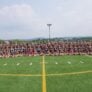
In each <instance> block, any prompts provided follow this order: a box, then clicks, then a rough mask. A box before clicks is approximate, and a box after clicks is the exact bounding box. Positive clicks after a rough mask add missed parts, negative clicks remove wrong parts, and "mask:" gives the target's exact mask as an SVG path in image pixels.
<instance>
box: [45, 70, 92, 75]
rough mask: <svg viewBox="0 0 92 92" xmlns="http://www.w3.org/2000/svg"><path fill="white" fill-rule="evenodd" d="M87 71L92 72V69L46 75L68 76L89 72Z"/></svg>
mask: <svg viewBox="0 0 92 92" xmlns="http://www.w3.org/2000/svg"><path fill="white" fill-rule="evenodd" d="M87 73H92V70H89V71H81V72H71V73H60V74H47V75H46V76H67V75H79V74H87Z"/></svg>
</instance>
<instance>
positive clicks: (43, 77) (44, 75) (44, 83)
mask: <svg viewBox="0 0 92 92" xmlns="http://www.w3.org/2000/svg"><path fill="white" fill-rule="evenodd" d="M42 58H43V61H42V62H43V63H42V92H46V72H45V56H43V57H42Z"/></svg>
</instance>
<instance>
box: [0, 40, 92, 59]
mask: <svg viewBox="0 0 92 92" xmlns="http://www.w3.org/2000/svg"><path fill="white" fill-rule="evenodd" d="M43 54H45V55H76V54H77V55H83V54H88V55H92V41H78V42H68V41H67V42H66V41H65V42H64V41H61V42H47V43H27V44H0V57H17V56H35V55H43Z"/></svg>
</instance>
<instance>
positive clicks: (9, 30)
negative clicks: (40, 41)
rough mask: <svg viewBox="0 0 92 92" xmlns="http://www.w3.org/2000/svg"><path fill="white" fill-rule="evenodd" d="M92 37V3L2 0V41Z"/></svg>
mask: <svg viewBox="0 0 92 92" xmlns="http://www.w3.org/2000/svg"><path fill="white" fill-rule="evenodd" d="M47 23H51V24H52V26H51V37H74V36H75V37H78V36H92V26H91V25H92V0H0V39H31V38H39V37H47V38H48V27H47V25H46V24H47Z"/></svg>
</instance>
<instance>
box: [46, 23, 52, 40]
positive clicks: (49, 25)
mask: <svg viewBox="0 0 92 92" xmlns="http://www.w3.org/2000/svg"><path fill="white" fill-rule="evenodd" d="M47 26H48V27H49V41H50V27H51V26H52V24H47Z"/></svg>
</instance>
